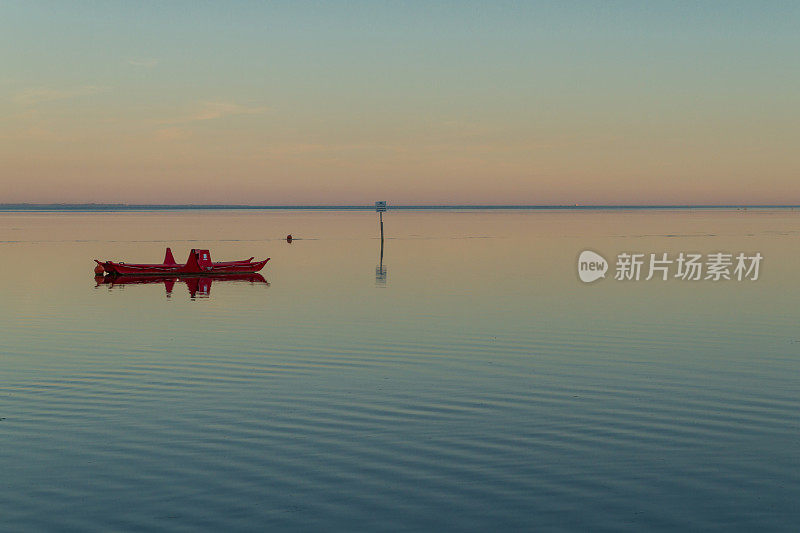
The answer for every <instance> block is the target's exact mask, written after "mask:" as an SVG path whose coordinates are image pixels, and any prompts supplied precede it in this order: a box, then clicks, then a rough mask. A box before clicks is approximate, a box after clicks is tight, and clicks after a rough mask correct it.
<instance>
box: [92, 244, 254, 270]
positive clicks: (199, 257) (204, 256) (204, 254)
mask: <svg viewBox="0 0 800 533" xmlns="http://www.w3.org/2000/svg"><path fill="white" fill-rule="evenodd" d="M167 254H168V257H169V258H171V253H170V252H169V250H168V251H167ZM267 261H269V258H267V259H264V260H263V261H253V258H252V257H251V258H250V259H245V260H241V261H222V262H217V263H213V262H211V254H210V253H209V252H208V250H192V251H191V252H190V253H189V259H188V260H187V261H186V263H185V264H176V263H174V262H172V263H167V262H165V263H156V264H145V263H125V262H119V263H118V262H114V261H98V260H97V259H95V262H96V263H97V264H98V265H100V266H101V267H103V270H104V271H105V272H106V274H108V275H111V276H228V275H237V274H254V273H256V272H258V271H259V270H261V269H262V268H264V265H266V264H267Z"/></svg>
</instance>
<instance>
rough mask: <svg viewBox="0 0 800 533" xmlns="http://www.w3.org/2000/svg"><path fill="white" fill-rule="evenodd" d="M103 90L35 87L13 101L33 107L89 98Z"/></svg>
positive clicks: (100, 88)
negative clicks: (40, 104) (47, 103)
mask: <svg viewBox="0 0 800 533" xmlns="http://www.w3.org/2000/svg"><path fill="white" fill-rule="evenodd" d="M105 90H106V88H105V87H98V86H96V85H84V86H82V87H74V88H71V89H50V88H48V87H35V88H31V89H26V90H24V91H22V92H21V93H19V94H17V96H16V97H15V98H14V101H16V102H17V103H18V104H22V105H35V104H39V103H42V102H53V101H55V100H68V99H70V98H78V97H81V96H90V95H93V94H98V93H101V92H103V91H105Z"/></svg>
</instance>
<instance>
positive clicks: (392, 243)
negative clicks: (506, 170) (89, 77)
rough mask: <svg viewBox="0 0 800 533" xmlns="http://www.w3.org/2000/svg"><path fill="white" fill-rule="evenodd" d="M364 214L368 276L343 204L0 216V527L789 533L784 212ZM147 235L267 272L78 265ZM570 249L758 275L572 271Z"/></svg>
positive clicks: (357, 230)
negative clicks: (112, 271)
mask: <svg viewBox="0 0 800 533" xmlns="http://www.w3.org/2000/svg"><path fill="white" fill-rule="evenodd" d="M386 230H387V237H388V239H387V240H386V242H385V250H384V269H385V275H383V274H381V272H380V268H379V252H380V241H379V240H378V239H376V238H375V237H376V232H377V223H376V215H375V214H374V213H368V212H303V211H289V212H277V213H276V212H267V211H254V212H226V211H221V212H156V213H136V212H133V213H131V212H126V213H88V214H87V213H56V214H52V213H51V214H48V213H2V214H0V254H2V255H1V257H2V263H3V267H2V268H3V276H2V278H0V298H2V307H1V308H0V418H2V419H1V420H0V472H2V475H1V476H0V529H2V530H22V529H59V530H75V531H88V530H97V531H109V530H144V529H168V530H198V529H206V530H263V529H265V528H271V529H275V530H290V529H291V530H340V531H353V530H435V531H442V530H491V529H494V530H497V529H515V530H522V529H537V530H541V529H562V528H563V529H572V530H587V529H591V530H631V531H639V530H642V529H643V528H648V529H717V530H726V531H728V530H733V529H738V530H754V529H762V530H763V529H768V530H795V529H796V527H797V523H798V520H800V510H799V509H800V508H799V507H798V506H797V501H798V498H799V497H800V417H798V407H800V327H798V314H800V311H798V301H799V300H798V297H799V296H800V289H798V269H800V212H794V211H790V210H774V211H770V210H748V211H737V210H724V211H715V210H694V211H688V210H685V211H608V212H603V211H585V212H564V211H561V212H548V211H539V212H524V211H523V212H479V211H478V212H389V213H388V214H387V216H386ZM287 233H292V234H293V235H294V236H295V237H299V239H298V240H295V241H294V242H293V243H292V244H287V243H286V242H285V241H283V240H281V237H282V236H285V235H286V234H287ZM165 246H172V249H173V251H174V252H175V256H176V258H177V259H178V260H183V259H184V258H185V256H186V254H187V253H188V250H189V248H192V247H208V248H210V249H211V251H212V254H213V256H214V258H215V259H217V260H226V259H239V258H246V257H250V256H251V255H255V256H256V257H261V256H270V257H272V261H271V262H270V263H269V264H268V266H267V268H266V269H265V271H264V272H263V274H264V277H265V279H266V281H267V282H268V283H261V282H248V281H241V282H236V281H230V282H219V281H216V280H215V281H213V282H212V283H211V285H210V287H209V286H204V287H201V288H200V290H199V291H198V290H197V288H196V287H195V288H194V289H193V291H192V292H194V295H195V297H194V298H192V297H191V293H190V287H188V286H187V285H186V284H184V283H182V282H179V283H177V284H175V287H174V288H173V290H172V292H171V295H168V294H167V291H166V289H165V286H164V284H163V283H161V284H147V285H100V286H97V285H96V283H95V281H94V279H93V277H92V275H91V272H92V268H93V263H92V261H91V260H92V259H93V258H95V257H97V258H100V259H118V260H126V261H132V262H133V261H141V262H147V261H159V260H161V258H162V257H163V253H164V247H165ZM587 248H588V249H592V250H595V251H598V252H600V253H603V254H604V255H606V257H607V258H608V257H612V258H613V257H615V255H616V253H618V252H621V251H639V252H647V253H650V252H659V253H660V252H679V251H686V252H690V251H694V252H701V253H711V252H716V251H720V250H722V251H729V252H739V251H742V252H748V253H750V252H756V251H758V252H761V254H762V255H763V256H764V263H763V264H762V268H761V278H760V279H759V280H758V281H755V282H733V281H731V282H720V283H713V282H710V281H701V282H696V283H690V282H683V281H679V280H670V281H666V282H663V281H650V282H638V283H634V282H629V283H623V282H617V281H614V280H613V279H606V280H601V281H599V282H597V283H595V284H591V285H586V284H582V283H581V282H580V281H579V280H578V278H577V274H576V268H575V267H576V265H575V262H576V258H577V255H578V254H579V252H580V251H581V250H584V249H587Z"/></svg>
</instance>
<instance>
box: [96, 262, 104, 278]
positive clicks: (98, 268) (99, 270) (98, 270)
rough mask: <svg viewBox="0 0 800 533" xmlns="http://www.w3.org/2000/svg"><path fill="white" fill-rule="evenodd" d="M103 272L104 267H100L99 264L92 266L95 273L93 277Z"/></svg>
mask: <svg viewBox="0 0 800 533" xmlns="http://www.w3.org/2000/svg"><path fill="white" fill-rule="evenodd" d="M103 272H105V269H104V268H103V267H101V266H100V265H97V266H96V267H94V275H95V277H97V276H102V275H103Z"/></svg>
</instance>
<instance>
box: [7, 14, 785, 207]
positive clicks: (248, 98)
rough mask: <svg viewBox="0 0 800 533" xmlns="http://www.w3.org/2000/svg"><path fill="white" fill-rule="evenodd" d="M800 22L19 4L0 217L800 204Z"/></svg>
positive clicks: (12, 35)
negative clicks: (324, 207)
mask: <svg viewBox="0 0 800 533" xmlns="http://www.w3.org/2000/svg"><path fill="white" fill-rule="evenodd" d="M799 12H800V9H798V7H797V6H796V5H791V4H783V3H780V4H779V3H774V4H773V3H766V4H759V6H755V5H753V4H750V3H746V2H743V3H737V2H732V3H726V4H719V5H716V6H715V5H710V4H706V5H699V6H691V5H690V4H686V5H681V6H676V5H673V4H671V3H665V4H664V5H662V6H661V7H654V6H643V5H640V4H637V3H620V4H613V5H611V4H609V3H607V2H598V3H583V4H577V5H571V4H561V3H542V4H538V3H528V4H524V5H522V6H520V5H512V4H508V5H507V4H503V3H500V4H496V3H489V2H486V3H470V2H468V3H462V4H448V5H445V4H439V5H425V4H403V5H402V6H398V5H397V4H395V3H380V2H377V3H376V2H373V3H352V4H344V3H341V4H336V3H334V4H322V5H321V4H316V3H315V4H302V3H286V4H282V5H281V4H273V5H270V6H263V5H257V6H244V5H239V6H238V7H233V8H230V7H226V6H221V5H220V6H216V7H215V6H209V5H204V6H198V5H196V4H195V3H186V4H181V3H170V4H169V5H167V6H158V5H151V6H139V7H131V6H125V5H121V4H120V5H111V4H109V5H85V6H80V7H76V6H74V5H73V6H67V5H66V4H65V5H63V6H61V5H58V4H55V5H49V4H35V3H25V4H22V3H20V4H16V5H12V6H9V7H7V8H5V13H4V16H3V17H2V18H0V65H2V67H0V203H9V202H76V203H82V202H127V203H237V204H238V203H243V204H356V203H370V202H372V201H374V200H376V199H387V200H390V201H391V202H392V203H395V204H403V203H406V204H411V203H414V204H442V203H488V204H491V203H495V204H573V203H580V204H691V203H698V204H732V203H750V204H753V203H776V204H789V203H793V204H798V203H800V186H799V185H798V184H799V183H800V180H799V179H798V178H800V151H799V150H798V148H797V146H798V140H800V99H799V98H798V96H797V95H798V94H800V74H799V73H800V68H798V67H800V64H798V63H800V60H798V54H797V50H798V49H800V37H798V32H796V31H795V29H796V27H797V23H798V22H800V16H798V13H799Z"/></svg>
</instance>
